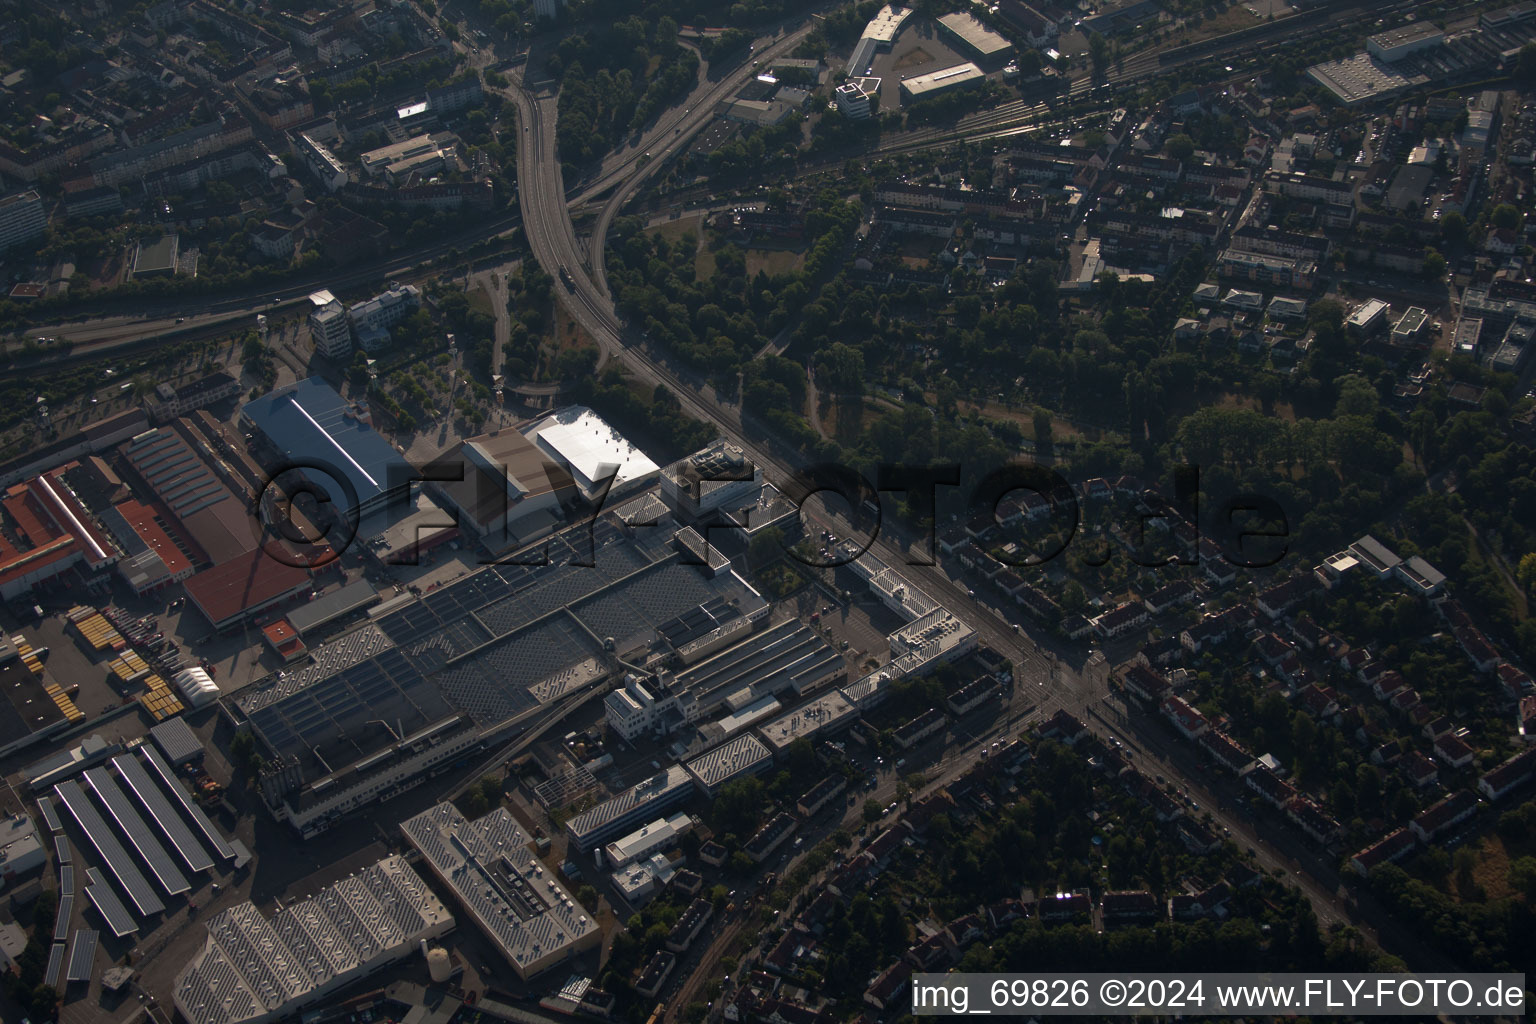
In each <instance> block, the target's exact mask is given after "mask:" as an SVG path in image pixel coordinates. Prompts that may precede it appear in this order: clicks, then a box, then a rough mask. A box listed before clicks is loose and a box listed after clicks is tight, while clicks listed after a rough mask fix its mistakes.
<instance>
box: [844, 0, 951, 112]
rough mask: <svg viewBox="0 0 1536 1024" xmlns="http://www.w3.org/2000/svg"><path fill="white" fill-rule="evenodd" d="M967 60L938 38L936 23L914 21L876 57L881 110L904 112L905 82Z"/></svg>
mask: <svg viewBox="0 0 1536 1024" xmlns="http://www.w3.org/2000/svg"><path fill="white" fill-rule="evenodd" d="M968 60H970V58H969V57H966V56H964V55H962V54H961V53H960V52H959V51H958V50H956V49H954V48H953V47H951V46H950V45H949V43H947V42H946V41H945V40H944V39H943V38H942V37H941V36H940V35H939V29H938V26H937V25H936V24H935V23H934V22H933V21H931V20H929V19H927V18H923V17H913V18H912V19H911V20H910V21H909V22H908V24H907V26H906V27H905V28H903V29H902V31H901V34H900V35H898V36H897V37H896V42H895V43H894V44H893V45H892V46H891V50H890V52H889V53H880V54H876V55H875V62H874V65H873V66H874V72H873V74H874V76H875V77H876V78H878V79H880V109H881V110H900V109H901V80H902V79H904V78H912V77H914V76H916V75H926V74H928V73H929V72H930V71H938V70H940V69H942V68H948V67H954V66H955V65H956V64H964V63H965V62H966V61H968ZM860 70H862V69H860Z"/></svg>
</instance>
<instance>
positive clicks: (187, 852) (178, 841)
mask: <svg viewBox="0 0 1536 1024" xmlns="http://www.w3.org/2000/svg"><path fill="white" fill-rule="evenodd" d="M112 766H113V767H114V768H116V769H117V773H118V775H120V776H121V777H122V779H123V782H124V783H126V784H127V786H128V788H129V789H130V790H131V791H132V792H133V795H134V796H135V797H137V798H138V801H139V803H140V804H141V805H143V807H144V809H145V810H146V811H148V812H149V816H150V817H151V818H153V819H154V822H155V824H156V825H158V826H159V827H160V831H161V832H163V833H165V836H166V838H167V839H169V840H170V841H171V845H172V846H174V847H175V848H176V852H177V853H178V854H180V855H181V859H182V860H183V861H185V862H186V865H187V867H188V868H190V869H192V870H193V871H212V870H213V858H212V857H210V856H208V851H207V850H204V849H203V847H202V845H201V844H200V843H198V841H197V839H196V838H195V837H194V836H193V835H192V830H191V829H189V828H187V823H186V822H184V821H182V820H181V816H180V815H178V814H177V813H176V810H175V808H173V807H172V806H171V802H170V801H169V800H167V799H166V798H165V794H164V793H162V792H160V788H159V787H158V786H156V785H155V783H154V780H152V779H151V778H150V777H149V773H148V772H146V771H145V770H144V766H143V765H141V764H139V762H137V761H135V760H134V759H133V755H131V754H119V755H117V756H116V757H114V758H113V759H112Z"/></svg>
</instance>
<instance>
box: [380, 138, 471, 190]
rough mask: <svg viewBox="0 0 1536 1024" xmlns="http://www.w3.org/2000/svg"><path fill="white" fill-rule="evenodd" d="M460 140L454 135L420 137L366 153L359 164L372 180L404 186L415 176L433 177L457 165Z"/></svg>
mask: <svg viewBox="0 0 1536 1024" xmlns="http://www.w3.org/2000/svg"><path fill="white" fill-rule="evenodd" d="M458 149H459V139H458V136H456V135H454V134H453V133H452V132H439V133H438V134H436V135H417V136H416V137H414V138H410V139H405V140H404V141H402V142H396V143H392V144H390V145H388V146H382V147H380V148H378V149H374V150H370V151H369V152H367V153H364V154H363V155H362V157H361V158H359V162H360V163H361V164H362V168H363V173H364V174H366V175H367V176H368V177H370V178H378V177H383V178H386V179H388V180H389V183H390V184H391V185H398V184H402V183H404V182H405V181H406V179H408V178H409V177H410V176H411V175H412V174H431V173H432V172H434V171H439V170H444V169H452V168H453V167H455V166H457V164H458Z"/></svg>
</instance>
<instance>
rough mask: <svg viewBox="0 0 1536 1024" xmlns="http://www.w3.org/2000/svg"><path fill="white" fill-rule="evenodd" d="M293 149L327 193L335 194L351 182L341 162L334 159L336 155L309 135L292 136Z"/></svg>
mask: <svg viewBox="0 0 1536 1024" xmlns="http://www.w3.org/2000/svg"><path fill="white" fill-rule="evenodd" d="M293 148H294V149H295V150H297V151H298V154H299V158H300V159H301V160H303V161H304V166H305V167H308V168H309V172H310V173H311V174H313V175H314V176H315V177H316V178H318V179H319V181H320V183H321V184H322V185H324V186H325V189H326V191H327V192H335V191H336V190H337V189H339V188H341V187H342V186H343V185H345V184H346V183H347V182H348V181H350V180H351V175H349V174H348V173H347V169H346V167H344V166H342V163H341V161H340V160H338V159H336V155H335V154H334V153H332V152H331V151H330V150H329V149H326V148H325V147H324V146H323V145H321V144H320V143H319V142H317V141H315V140H314V139H313V138H311V137H310V136H309V135H307V134H303V133H300V134H299V135H296V136H294V139H293Z"/></svg>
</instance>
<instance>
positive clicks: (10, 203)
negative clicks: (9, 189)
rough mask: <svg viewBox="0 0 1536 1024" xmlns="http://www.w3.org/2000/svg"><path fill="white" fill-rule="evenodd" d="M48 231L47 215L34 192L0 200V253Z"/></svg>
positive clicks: (19, 193) (40, 199) (41, 201)
mask: <svg viewBox="0 0 1536 1024" xmlns="http://www.w3.org/2000/svg"><path fill="white" fill-rule="evenodd" d="M47 230H48V214H47V212H46V211H44V209H43V200H42V198H41V197H40V196H38V194H37V193H36V192H35V191H28V192H18V193H16V194H15V195H10V196H6V197H5V198H4V199H0V252H4V251H6V250H7V249H10V248H11V247H12V246H17V245H21V244H22V243H24V242H30V241H31V240H32V239H34V238H37V237H38V236H39V235H41V234H42V233H43V232H45V231H47Z"/></svg>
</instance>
